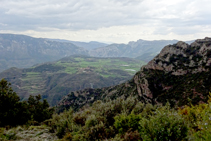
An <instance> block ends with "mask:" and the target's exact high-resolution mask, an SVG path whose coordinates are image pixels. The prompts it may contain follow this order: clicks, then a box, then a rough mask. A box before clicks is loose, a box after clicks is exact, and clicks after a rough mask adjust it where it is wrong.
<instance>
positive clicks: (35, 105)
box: [0, 79, 211, 141]
mask: <svg viewBox="0 0 211 141" xmlns="http://www.w3.org/2000/svg"><path fill="white" fill-rule="evenodd" d="M40 99H41V97H40V96H39V95H38V96H35V97H34V96H30V97H29V99H28V100H27V101H22V102H20V99H19V97H18V96H17V95H16V93H15V92H13V90H12V89H11V87H10V84H9V83H8V82H7V81H6V80H4V79H3V80H1V81H0V106H1V107H0V115H1V116H0V126H1V128H0V138H1V139H2V140H20V139H22V140H24V139H25V140H27V139H29V138H33V139H34V140H39V139H40V140H42V139H44V138H45V139H48V140H72V141H81V140H90V141H92V140H105V141H106V140H113V141H121V140H122V141H132V140H134V141H137V140H140V141H158V140H163V141H169V140H172V141H178V140H210V139H211V136H210V133H211V118H210V117H211V108H210V107H211V98H209V100H208V101H207V103H201V104H199V105H195V106H194V105H190V106H187V105H186V106H184V107H180V108H179V107H178V108H177V107H174V108H171V107H170V104H169V103H167V104H166V105H163V106H162V105H152V104H149V103H148V104H144V103H142V102H140V101H138V99H137V97H134V96H129V97H127V98H125V97H119V98H117V99H115V100H107V101H105V102H103V101H100V100H98V101H96V102H94V103H93V104H92V106H89V107H83V108H81V109H80V110H79V111H74V110H72V109H71V108H70V109H69V110H66V111H64V112H63V113H60V114H56V113H54V114H53V109H52V108H49V105H48V103H47V101H46V100H44V101H43V102H41V101H40ZM52 114H53V115H52ZM14 119H16V120H14ZM20 125H21V126H20ZM56 136H57V137H56ZM58 138H59V139H58Z"/></svg>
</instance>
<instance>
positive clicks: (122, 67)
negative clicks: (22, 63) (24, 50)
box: [0, 55, 144, 105]
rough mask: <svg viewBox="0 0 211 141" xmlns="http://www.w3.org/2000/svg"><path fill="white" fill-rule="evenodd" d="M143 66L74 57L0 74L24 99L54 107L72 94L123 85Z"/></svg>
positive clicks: (119, 60) (127, 61)
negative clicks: (42, 100)
mask: <svg viewBox="0 0 211 141" xmlns="http://www.w3.org/2000/svg"><path fill="white" fill-rule="evenodd" d="M140 64H142V65H144V63H142V62H141V61H138V60H134V59H130V58H96V57H89V56H76V55H75V56H70V57H65V58H63V59H60V60H58V61H56V62H51V63H44V64H39V65H37V66H34V67H31V68H28V69H17V68H11V69H8V70H6V71H3V72H2V73H0V79H2V78H5V79H6V80H8V81H9V82H11V84H12V87H13V89H14V90H15V91H16V92H17V94H18V95H19V96H20V97H21V98H22V99H27V98H28V97H29V95H37V94H41V95H42V97H43V98H46V99H47V100H48V102H49V103H50V104H51V105H55V104H56V103H57V102H58V101H59V100H60V99H61V98H62V97H63V96H64V95H67V94H68V93H69V92H71V91H76V90H82V89H85V88H91V87H93V88H101V87H108V86H112V85H117V84H120V83H123V82H125V81H126V80H129V79H131V78H132V76H133V75H134V74H135V72H136V71H138V70H139V68H140Z"/></svg>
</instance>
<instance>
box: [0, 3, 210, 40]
mask: <svg viewBox="0 0 211 141" xmlns="http://www.w3.org/2000/svg"><path fill="white" fill-rule="evenodd" d="M0 33H13V34H24V35H29V36H32V37H39V38H40V37H41V38H54V39H66V40H72V41H85V42H89V41H99V42H105V43H128V42H129V41H136V40H138V39H144V40H161V39H164V40H171V39H177V40H183V41H187V40H194V39H199V38H204V37H210V36H211V0H0Z"/></svg>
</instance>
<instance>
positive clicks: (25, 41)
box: [0, 34, 87, 72]
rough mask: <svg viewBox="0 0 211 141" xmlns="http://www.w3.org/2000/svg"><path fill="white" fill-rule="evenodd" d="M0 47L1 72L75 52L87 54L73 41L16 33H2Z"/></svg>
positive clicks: (52, 59)
mask: <svg viewBox="0 0 211 141" xmlns="http://www.w3.org/2000/svg"><path fill="white" fill-rule="evenodd" d="M0 49H1V52H0V72H1V71H3V70H6V69H8V68H10V67H19V68H25V67H30V66H32V65H34V64H37V63H43V62H47V61H55V60H58V59H60V58H63V57H65V56H70V55H73V54H87V51H86V50H85V49H83V48H80V47H77V46H75V45H74V44H72V43H68V42H56V41H50V40H48V39H42V38H32V37H29V36H25V35H14V34H0Z"/></svg>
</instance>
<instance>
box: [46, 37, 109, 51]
mask: <svg viewBox="0 0 211 141" xmlns="http://www.w3.org/2000/svg"><path fill="white" fill-rule="evenodd" d="M50 40H52V41H58V42H69V43H72V44H74V45H76V46H78V47H83V48H84V49H87V50H92V49H95V48H99V47H105V46H107V45H108V44H105V43H100V42H96V41H91V42H80V41H69V40H61V39H50Z"/></svg>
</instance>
